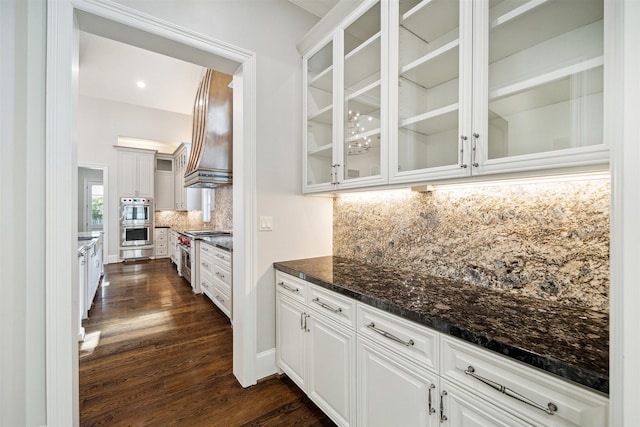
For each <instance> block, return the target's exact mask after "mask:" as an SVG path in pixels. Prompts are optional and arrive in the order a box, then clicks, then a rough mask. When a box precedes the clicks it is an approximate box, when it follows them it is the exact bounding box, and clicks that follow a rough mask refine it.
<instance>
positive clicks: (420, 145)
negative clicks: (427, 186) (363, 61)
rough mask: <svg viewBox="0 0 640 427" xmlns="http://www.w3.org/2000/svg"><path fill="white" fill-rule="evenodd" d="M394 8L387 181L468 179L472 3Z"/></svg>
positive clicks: (426, 1)
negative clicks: (394, 52)
mask: <svg viewBox="0 0 640 427" xmlns="http://www.w3.org/2000/svg"><path fill="white" fill-rule="evenodd" d="M396 7H397V9H395V10H394V11H393V13H392V15H391V19H392V21H393V22H395V23H396V27H394V32H393V36H392V46H393V47H394V48H395V50H397V55H394V58H393V61H392V64H391V66H392V68H393V70H394V71H393V72H394V74H393V76H394V79H395V80H397V82H396V83H397V84H396V85H395V86H394V85H392V86H391V98H392V99H395V100H397V103H396V102H394V104H395V105H397V114H394V115H393V118H392V123H393V127H394V129H395V130H396V132H395V135H393V137H392V138H393V141H394V144H393V145H392V151H391V153H390V154H391V156H390V157H391V158H390V172H389V173H390V181H392V182H411V181H415V180H417V179H420V178H421V177H422V178H437V177H439V176H446V177H451V176H464V175H467V174H468V173H469V171H468V165H467V164H466V163H467V161H466V158H467V157H468V156H465V153H464V148H465V146H464V141H465V138H468V137H466V136H464V134H465V133H467V134H468V129H465V128H468V126H469V121H470V108H471V104H470V100H471V97H470V94H471V92H470V90H471V88H470V86H469V84H470V83H471V80H470V73H471V69H472V63H471V43H470V40H471V39H470V35H471V25H472V16H471V7H472V6H471V2H469V1H456V0H400V2H399V6H398V4H396ZM461 23H462V24H463V25H462V26H461ZM461 28H463V31H461ZM392 132H393V131H392Z"/></svg>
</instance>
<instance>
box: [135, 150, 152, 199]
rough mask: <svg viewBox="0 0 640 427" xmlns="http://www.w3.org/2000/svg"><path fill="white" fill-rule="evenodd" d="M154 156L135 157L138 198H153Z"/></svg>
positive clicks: (139, 155) (142, 155)
mask: <svg viewBox="0 0 640 427" xmlns="http://www.w3.org/2000/svg"><path fill="white" fill-rule="evenodd" d="M154 162H155V159H154V156H153V154H143V153H141V154H138V155H137V173H138V177H137V179H138V185H137V189H138V196H140V197H150V198H153V197H154V194H153V178H154Z"/></svg>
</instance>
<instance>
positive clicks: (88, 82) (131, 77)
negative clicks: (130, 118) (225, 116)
mask: <svg viewBox="0 0 640 427" xmlns="http://www.w3.org/2000/svg"><path fill="white" fill-rule="evenodd" d="M79 62H80V73H79V79H78V80H79V92H80V95H84V96H91V97H94V98H101V99H106V100H109V101H116V102H124V103H127V104H133V105H139V106H143V107H148V108H155V109H159V110H164V111H171V112H174V113H181V114H188V115H191V114H192V112H193V102H194V100H195V97H196V91H197V89H198V84H199V82H200V77H201V75H202V72H203V70H204V69H203V67H201V66H198V65H194V64H191V63H189V62H184V61H180V60H178V59H175V58H171V57H169V56H165V55H161V54H158V53H155V52H151V51H148V50H144V49H140V48H137V47H134V46H131V45H128V44H124V43H120V42H117V41H113V40H110V39H107V38H104V37H100V36H96V35H93V34H89V33H85V32H80V60H79ZM138 81H143V82H145V84H146V87H145V88H139V87H138V86H137V82H138Z"/></svg>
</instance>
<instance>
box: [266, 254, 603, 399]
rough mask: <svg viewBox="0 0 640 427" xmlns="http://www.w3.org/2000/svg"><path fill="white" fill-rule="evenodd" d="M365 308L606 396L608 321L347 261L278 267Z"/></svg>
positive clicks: (550, 304)
mask: <svg viewBox="0 0 640 427" xmlns="http://www.w3.org/2000/svg"><path fill="white" fill-rule="evenodd" d="M274 266H275V268H276V269H277V270H280V271H283V272H285V273H288V274H291V275H293V276H296V277H299V278H301V279H303V280H306V281H309V282H311V283H314V284H316V285H319V286H322V287H325V288H327V289H330V290H332V291H335V292H338V293H340V294H343V295H345V296H348V297H351V298H354V299H355V300H358V301H362V302H363V303H366V304H369V305H372V306H374V307H377V308H380V309H382V310H385V311H387V312H389V313H393V314H395V315H398V316H400V317H403V318H405V319H408V320H412V321H415V322H417V323H420V324H422V325H425V326H428V327H430V328H433V329H435V330H437V331H439V332H442V333H445V334H448V335H452V336H455V337H458V338H461V339H463V340H465V341H468V342H471V343H473V344H477V345H479V346H481V347H484V348H486V349H488V350H492V351H495V352H497V353H500V354H502V355H504V356H507V357H511V358H513V359H516V360H519V361H521V362H523V363H526V364H528V365H531V366H533V367H536V368H539V369H542V370H545V371H547V372H550V373H552V374H555V375H557V376H560V377H562V378H564V379H567V380H571V381H574V382H576V383H579V384H582V385H584V386H587V387H589V388H591V389H594V390H597V391H600V392H603V393H607V394H608V392H609V373H608V372H609V317H608V314H606V313H601V312H597V311H591V310H588V309H581V308H576V307H570V306H567V305H563V304H558V303H554V302H550V301H544V300H542V299H538V298H531V297H523V296H519V295H515V294H511V293H509V292H505V291H499V290H492V289H487V288H483V287H480V286H474V285H467V284H464V283H461V282H456V281H453V280H449V279H442V278H438V277H433V276H421V275H416V274H414V273H412V272H408V271H403V270H397V269H394V268H389V267H382V266H378V265H370V264H365V263H362V262H358V261H354V260H351V259H348V258H344V257H332V256H328V257H320V258H309V259H302V260H295V261H287V262H277V263H275V264H274Z"/></svg>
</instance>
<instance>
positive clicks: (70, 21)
mask: <svg viewBox="0 0 640 427" xmlns="http://www.w3.org/2000/svg"><path fill="white" fill-rule="evenodd" d="M77 11H81V12H82V19H83V20H85V19H88V20H89V21H91V19H92V18H95V19H96V20H98V21H100V22H101V24H105V23H106V24H110V23H117V24H119V25H120V26H125V27H129V28H131V29H133V30H135V32H137V33H140V34H142V33H148V34H151V35H153V36H155V37H157V38H159V39H165V40H168V41H170V42H172V44H173V45H174V46H175V45H176V44H182V45H184V46H185V47H186V48H187V49H188V50H190V51H191V53H193V51H194V49H197V50H199V51H201V53H202V54H203V55H210V56H216V57H219V58H221V59H226V60H227V63H226V64H225V65H226V66H228V65H229V63H230V61H235V62H237V63H238V64H242V68H241V75H240V74H237V75H238V78H240V77H241V78H242V80H243V83H244V96H243V105H244V108H243V109H242V111H240V112H239V117H240V118H241V120H242V122H243V127H242V131H241V137H240V138H234V168H235V166H236V165H237V166H239V170H237V171H238V172H237V173H240V174H242V175H241V176H240V177H239V176H238V175H237V174H236V177H235V178H236V179H235V181H236V182H235V183H234V193H236V194H238V195H240V197H234V232H235V236H236V239H235V241H234V261H235V260H240V261H242V262H241V263H240V262H234V283H233V287H234V290H233V292H234V328H233V334H234V373H235V374H236V376H237V377H238V380H239V381H240V384H242V385H243V386H248V385H251V384H255V382H256V377H255V364H256V333H257V332H256V329H257V324H256V285H257V282H256V280H255V278H256V260H257V250H256V230H255V228H256V224H257V220H256V191H257V189H256V178H255V163H256V162H255V147H256V142H255V139H256V130H255V126H256V65H255V61H256V59H255V54H254V53H252V52H249V51H246V50H243V49H240V48H237V47H234V46H231V45H229V44H227V43H224V42H220V41H218V40H214V39H211V38H209V37H206V36H203V35H201V34H197V33H194V32H191V31H188V30H186V29H184V28H181V27H178V26H176V25H174V24H172V23H169V22H166V21H162V20H160V19H157V18H154V17H152V16H149V15H146V14H143V13H140V12H138V11H135V10H133V9H130V8H127V7H125V6H122V5H120V4H117V3H115V2H112V1H110V0H100V1H96V0H58V1H49V2H47V12H48V13H47V93H46V94H47V96H46V99H47V102H46V119H47V120H46V156H47V157H46V162H47V163H46V165H47V168H46V189H45V190H46V226H47V227H46V234H45V242H46V273H47V274H46V277H47V282H46V290H47V292H46V344H47V347H46V371H47V373H46V382H47V386H46V387H47V389H46V399H47V400H46V402H47V423H48V425H51V426H58V425H60V426H63V425H64V426H75V425H78V422H79V420H78V413H77V401H78V396H77V384H78V371H77V325H76V324H75V323H74V322H73V309H72V305H73V304H72V295H71V287H70V286H69V283H72V278H71V271H72V269H70V268H69V264H70V260H71V259H72V256H73V255H74V252H73V249H74V245H73V241H72V240H73V239H72V237H73V236H74V235H75V233H74V230H75V227H77V224H72V223H71V222H72V221H71V218H70V216H69V215H68V212H70V211H71V210H72V208H73V203H72V197H76V196H75V194H77V191H75V192H74V191H71V186H72V174H71V172H72V170H73V168H75V167H76V166H77V165H75V164H73V162H72V142H71V141H72V132H71V124H72V122H73V120H75V118H74V114H73V112H72V105H73V103H74V101H75V100H74V99H73V96H72V85H71V82H72V79H71V74H72V71H71V70H72V67H71V63H72V58H73V55H72V54H73V49H74V48H75V49H77V41H75V42H74V38H73V34H74V18H75V16H76V12H77ZM83 30H87V31H90V30H91V22H89V23H88V25H87V26H86V27H83ZM234 122H235V120H234ZM234 124H235V123H234ZM234 136H235V135H234ZM237 159H240V160H241V161H242V163H241V164H240V162H239V161H238V162H236V160H237ZM235 200H239V206H240V207H241V208H242V210H241V211H238V210H236V209H235V207H236V206H235V204H236V202H235ZM109 261H110V262H111V261H112V257H109ZM73 271H75V270H73ZM76 312H77V310H76ZM238 344H242V345H238ZM74 358H75V361H76V362H75V365H74ZM74 386H75V390H76V393H75V394H74ZM74 406H75V410H74Z"/></svg>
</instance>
